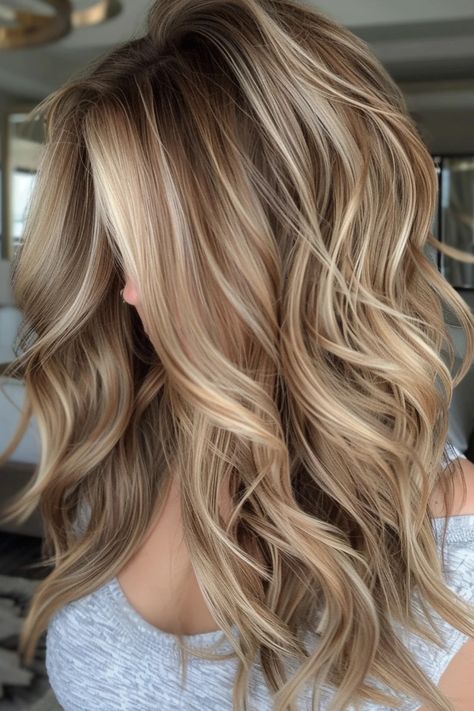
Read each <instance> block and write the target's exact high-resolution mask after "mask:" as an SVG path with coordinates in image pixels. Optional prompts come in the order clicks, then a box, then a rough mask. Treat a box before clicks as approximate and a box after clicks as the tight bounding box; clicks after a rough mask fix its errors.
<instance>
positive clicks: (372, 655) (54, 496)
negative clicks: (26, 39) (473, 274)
mask: <svg viewBox="0 0 474 711" xmlns="http://www.w3.org/2000/svg"><path fill="white" fill-rule="evenodd" d="M37 113H38V115H44V116H45V119H46V121H45V125H46V129H47V140H46V144H45V149H44V153H43V156H42V162H41V165H40V170H39V172H38V176H37V182H36V185H35V190H34V194H33V197H32V201H31V205H30V210H29V213H28V216H27V221H26V226H25V232H24V237H23V240H22V243H21V246H20V248H19V250H18V253H17V256H16V258H15V263H14V269H13V288H14V293H15V296H16V300H17V304H18V306H19V308H21V310H22V312H23V314H24V316H25V331H24V335H23V341H22V343H23V345H26V343H27V340H28V338H30V337H31V336H32V335H33V334H34V339H32V343H30V344H29V345H28V348H27V349H26V350H25V352H24V354H23V355H22V356H20V357H19V358H18V361H17V362H16V363H14V364H13V367H12V372H13V368H14V369H15V371H16V372H17V373H18V374H20V375H21V377H23V378H24V380H25V386H26V393H27V402H28V406H29V407H30V408H31V411H32V412H33V413H34V414H35V415H36V417H37V419H38V424H39V428H40V433H41V442H42V457H41V461H40V463H39V467H38V472H37V475H36V478H35V482H34V485H33V486H32V487H31V488H30V490H29V491H28V492H26V493H25V494H24V495H23V496H22V499H21V500H20V501H19V502H18V503H17V505H16V508H15V509H13V508H12V511H15V512H16V513H19V512H22V513H23V514H25V513H26V512H31V510H32V509H33V508H34V506H35V505H36V504H37V503H39V504H40V506H41V511H42V514H43V517H44V523H45V533H46V535H45V541H46V548H47V550H48V551H49V552H50V553H52V554H53V555H52V559H54V561H55V569H54V571H53V572H52V573H51V574H50V575H49V576H48V578H46V579H45V581H44V582H43V583H42V585H41V586H39V588H38V590H37V591H36V593H35V597H34V599H33V601H32V605H31V609H30V611H29V616H28V618H27V620H26V622H25V628H24V632H23V636H22V643H23V644H24V647H25V649H27V650H29V652H31V651H32V650H33V646H34V644H35V642H36V639H37V637H38V635H39V634H40V633H41V631H42V629H44V628H45V625H46V623H47V621H48V619H49V617H50V616H51V614H52V613H53V612H54V611H55V609H57V608H58V607H60V606H61V605H63V604H65V602H67V601H68V600H71V599H74V598H77V597H80V596H81V595H84V594H86V593H87V592H89V591H90V590H91V589H93V588H94V587H97V585H98V584H100V583H101V582H103V581H104V580H106V579H107V578H108V577H111V576H112V575H114V573H115V572H116V571H117V567H118V565H119V563H120V564H122V565H123V563H124V562H125V560H126V559H128V557H130V556H131V555H132V552H133V551H134V550H135V549H136V547H137V546H138V545H139V543H140V542H141V541H142V540H143V536H144V535H145V533H146V531H147V530H148V528H149V525H150V521H151V520H152V519H153V517H154V516H155V515H156V513H157V512H159V510H160V506H161V505H162V503H163V500H164V492H165V490H166V487H167V486H168V485H169V483H170V481H171V477H172V476H174V477H176V478H177V480H178V482H179V487H180V495H181V502H182V510H183V524H184V531H185V538H186V543H187V545H188V547H189V550H190V553H191V557H192V560H193V566H194V568H195V572H196V574H197V576H198V578H199V580H200V582H201V584H202V586H203V589H204V590H205V591H206V593H207V595H208V602H209V605H210V606H211V607H212V612H213V615H214V616H215V618H216V619H218V620H219V623H220V625H221V626H222V629H224V630H226V631H229V629H230V624H231V623H232V622H236V623H237V624H238V627H239V630H240V631H241V633H242V637H243V638H244V639H245V644H243V645H242V647H241V648H240V651H239V656H240V658H241V660H243V661H246V662H251V661H253V660H254V659H255V657H256V655H257V653H259V654H260V655H261V660H262V667H263V669H264V671H265V674H266V676H267V680H268V682H269V684H270V685H271V686H272V688H273V690H274V691H277V690H278V688H280V692H279V694H278V695H276V696H275V699H276V700H278V701H277V703H278V704H280V705H277V707H276V708H277V709H283V708H289V707H290V704H291V703H294V702H295V698H296V694H297V692H298V691H299V689H300V688H301V685H302V684H303V683H304V682H305V681H308V680H312V681H313V682H314V683H315V688H316V689H317V688H321V687H322V685H323V683H324V682H325V681H328V680H329V681H331V682H333V683H335V684H336V685H337V686H338V688H339V692H338V696H337V699H336V702H335V703H336V705H335V706H334V711H342V709H343V708H345V707H346V705H347V703H348V702H349V701H350V700H353V699H355V698H361V699H364V698H368V699H372V700H375V701H378V702H379V703H393V698H392V697H387V696H386V695H385V696H384V695H382V694H381V693H380V692H379V691H377V690H376V689H375V688H373V687H368V686H367V685H365V684H363V680H364V678H365V676H366V675H367V674H371V675H373V676H374V678H376V679H382V680H383V681H384V682H385V683H387V684H388V685H389V686H390V688H392V689H393V690H399V691H406V692H409V693H412V694H414V695H417V697H418V698H420V699H422V700H424V701H426V702H430V703H431V704H432V708H433V709H436V710H437V711H446V710H447V709H448V708H449V707H448V705H447V704H446V701H445V700H444V699H443V697H442V696H441V694H440V692H439V690H436V689H435V688H434V686H433V685H432V684H431V682H430V681H429V679H427V678H426V677H425V676H424V675H422V673H421V672H419V673H418V672H416V673H415V670H414V667H413V665H412V662H411V661H410V660H409V655H408V651H407V650H404V649H403V648H402V646H401V645H400V642H399V641H398V640H397V638H396V636H395V634H394V632H393V629H392V627H391V626H390V624H389V622H388V620H389V618H390V617H392V618H393V619H395V620H397V621H399V622H401V623H403V624H404V625H405V626H406V627H408V628H411V626H412V624H413V622H412V619H411V618H410V616H409V614H408V612H407V600H408V599H409V597H410V594H411V593H412V591H413V589H414V588H415V587H417V588H418V590H419V593H420V595H421V596H422V598H423V599H425V600H426V601H427V602H429V603H431V604H432V605H433V606H434V607H435V609H436V610H437V611H438V612H439V613H440V614H441V615H442V616H447V615H448V616H449V618H450V620H451V621H453V623H456V624H457V625H458V626H459V628H460V629H463V630H464V631H466V630H469V633H470V634H473V629H472V628H473V625H472V620H470V617H469V613H468V612H467V611H466V608H463V607H462V606H461V603H460V602H458V601H457V600H456V599H455V598H454V596H449V595H450V593H449V590H447V589H446V588H445V585H444V583H443V581H442V577H441V570H440V568H439V562H438V558H437V552H436V546H435V542H434V539H433V532H432V529H431V525H430V516H429V511H428V508H427V502H428V500H429V498H430V495H431V492H432V491H433V490H434V488H435V486H437V485H438V483H439V482H438V479H439V476H440V468H439V464H440V458H441V456H442V453H443V444H444V441H445V439H446V434H447V426H448V405H449V401H450V398H451V393H452V387H453V380H452V378H451V377H450V374H449V372H448V370H447V367H446V365H445V363H444V361H443V358H442V357H441V351H442V348H443V346H444V345H445V342H447V343H448V347H449V333H448V332H447V329H446V327H445V324H444V319H443V308H442V306H443V304H442V302H443V301H445V302H447V303H448V304H449V305H450V307H451V309H452V311H453V312H454V313H455V314H456V315H457V316H458V317H459V320H460V322H461V324H462V326H463V328H464V329H465V332H466V334H467V347H466V356H465V360H464V363H463V370H462V372H461V376H460V377H462V376H463V375H464V374H465V373H466V372H467V369H468V367H469V364H470V362H471V360H472V355H473V351H474V339H473V332H474V328H473V321H472V317H471V314H470V311H469V309H468V308H467V306H466V305H465V304H464V302H463V300H462V299H461V298H460V297H459V296H458V294H457V293H456V292H455V290H454V289H453V288H452V287H451V286H450V285H449V284H448V282H447V281H446V280H445V278H444V277H443V276H442V275H441V274H440V273H439V272H438V270H437V268H436V266H435V265H434V264H433V263H432V262H431V260H430V259H429V257H428V256H427V254H426V253H425V248H426V246H427V244H431V245H432V246H435V247H437V248H438V249H440V250H441V251H443V245H441V244H440V243H439V242H438V240H436V239H435V238H434V236H433V235H432V234H431V231H430V230H431V225H432V220H433V215H434V211H435V207H436V197H437V179H436V171H435V167H434V164H433V160H432V158H431V156H430V154H429V152H428V150H427V148H426V146H425V145H424V143H423V141H422V139H421V138H420V136H419V134H418V131H417V129H416V127H415V125H414V123H413V121H412V119H411V117H410V116H409V113H408V111H407V108H406V106H405V102H404V99H403V95H402V93H401V91H400V90H399V88H398V87H397V86H396V84H395V83H394V82H393V80H392V79H391V78H390V76H389V75H388V74H387V72H386V71H385V69H384V68H383V67H382V65H381V64H380V63H379V61H378V60H377V59H376V58H375V57H374V56H373V55H372V53H371V51H370V50H369V48H368V46H367V45H366V44H365V42H363V41H362V40H360V39H359V38H357V37H356V36H355V35H354V34H352V33H351V32H349V31H348V30H347V29H345V28H344V27H342V26H341V25H339V24H337V23H336V22H334V21H333V20H332V19H330V18H329V17H327V16H325V15H324V14H323V13H321V12H319V11H317V10H315V9H313V8H310V7H309V6H304V5H302V4H300V3H297V2H293V1H292V0H278V1H276V0H260V1H257V0H176V1H173V2H169V1H167V2H155V3H154V4H153V5H152V7H151V8H150V11H149V15H148V27H147V32H146V34H145V35H144V36H143V37H138V38H134V39H131V40H129V41H127V42H125V43H123V44H120V45H118V46H117V47H115V48H114V49H113V50H112V51H110V52H108V53H107V54H106V55H105V56H101V57H100V58H99V60H97V61H96V62H94V63H93V64H92V65H90V66H89V67H87V70H86V71H84V72H83V73H81V74H80V75H77V76H75V77H74V78H73V79H71V80H70V81H69V82H68V83H67V84H66V85H65V86H63V87H61V88H60V89H58V90H57V91H55V92H54V93H53V94H52V95H50V96H48V97H47V98H46V99H45V100H44V101H43V102H41V104H40V105H39V107H37ZM458 256H459V257H460V258H464V260H465V261H468V258H466V257H462V254H461V255H458ZM471 261H474V260H472V258H471ZM127 277H130V278H131V279H133V281H134V282H135V283H136V284H138V285H139V288H140V298H141V315H142V320H140V319H139V318H138V317H137V313H136V311H135V310H134V309H133V308H132V309H130V308H124V306H123V304H122V302H121V299H120V288H121V287H122V286H123V284H124V283H125V280H126V278H127ZM454 384H455V382H454ZM441 385H442V386H443V387H440V386H441ZM27 414H29V411H28V413H27ZM22 426H26V425H25V421H22ZM227 494H229V495H230V501H231V508H230V511H229V516H226V517H224V516H223V514H222V510H221V506H220V503H221V501H222V498H221V497H222V496H226V495H227ZM85 500H87V501H88V502H89V503H90V505H91V513H90V518H89V522H88V525H87V527H86V530H85V533H84V536H83V537H82V538H81V540H78V539H77V538H76V537H75V536H74V534H73V532H72V524H73V521H74V520H75V517H76V516H77V512H78V509H79V506H80V505H81V502H83V501H85ZM122 534H123V535H122ZM394 552H397V553H398V556H395V555H394ZM309 629H313V630H317V634H318V636H319V638H320V642H321V644H320V648H319V651H314V652H313V653H312V654H310V655H309V656H308V657H307V656H306V653H305V652H304V649H303V647H302V643H301V639H300V634H301V633H303V632H305V631H307V630H309ZM427 634H428V635H429V634H430V632H429V631H427ZM431 635H432V632H431ZM282 650H283V651H282ZM289 655H296V656H297V657H298V658H299V660H300V661H301V666H300V668H299V670H298V675H297V676H296V677H295V678H293V679H292V680H291V682H288V683H287V684H283V681H282V678H283V676H284V674H283V671H282V670H283V666H282V665H283V661H284V657H285V656H289ZM387 660H390V663H387ZM245 679H246V672H245V669H244V668H243V667H242V668H241V670H240V672H239V676H238V680H237V684H236V689H237V692H236V697H235V698H236V704H237V703H238V704H240V703H242V699H243V693H244V682H245ZM239 708H240V707H239ZM242 708H243V706H242Z"/></svg>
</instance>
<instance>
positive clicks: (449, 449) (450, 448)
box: [444, 439, 467, 459]
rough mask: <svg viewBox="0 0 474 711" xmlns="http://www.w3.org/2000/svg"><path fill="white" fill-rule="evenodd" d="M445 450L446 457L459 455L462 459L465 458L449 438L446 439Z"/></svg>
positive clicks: (452, 457)
mask: <svg viewBox="0 0 474 711" xmlns="http://www.w3.org/2000/svg"><path fill="white" fill-rule="evenodd" d="M444 450H445V452H446V456H447V458H448V459H456V458H457V457H461V458H462V459H467V457H466V455H465V454H463V453H462V452H461V450H460V449H458V448H457V447H455V446H454V444H453V443H452V442H451V440H449V439H448V440H447V442H446V446H445V448H444Z"/></svg>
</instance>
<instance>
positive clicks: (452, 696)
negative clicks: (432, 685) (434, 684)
mask: <svg viewBox="0 0 474 711" xmlns="http://www.w3.org/2000/svg"><path fill="white" fill-rule="evenodd" d="M473 669H474V638H470V639H469V640H468V641H467V642H465V643H464V645H463V646H462V647H461V649H460V650H459V652H457V654H456V655H455V656H454V657H453V659H451V661H450V662H449V664H448V666H447V668H446V669H445V671H444V673H443V675H442V676H441V679H440V681H439V684H438V688H439V689H440V690H441V691H442V692H443V693H444V694H445V695H446V696H447V697H448V699H449V700H450V701H451V703H452V704H453V708H454V709H455V711H472V709H473V708H474V678H473V675H472V670H473ZM418 711H429V710H428V709H427V708H426V706H422V707H421V708H419V709H418Z"/></svg>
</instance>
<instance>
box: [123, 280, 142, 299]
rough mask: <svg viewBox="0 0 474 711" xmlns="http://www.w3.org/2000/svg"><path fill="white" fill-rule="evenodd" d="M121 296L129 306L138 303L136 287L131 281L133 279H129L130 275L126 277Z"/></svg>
mask: <svg viewBox="0 0 474 711" xmlns="http://www.w3.org/2000/svg"><path fill="white" fill-rule="evenodd" d="M123 298H124V301H126V302H127V303H128V304H130V305H131V306H137V304H139V302H140V297H139V294H138V289H137V287H136V286H135V284H134V283H133V281H132V280H131V279H130V277H128V278H127V281H126V282H125V286H124V289H123Z"/></svg>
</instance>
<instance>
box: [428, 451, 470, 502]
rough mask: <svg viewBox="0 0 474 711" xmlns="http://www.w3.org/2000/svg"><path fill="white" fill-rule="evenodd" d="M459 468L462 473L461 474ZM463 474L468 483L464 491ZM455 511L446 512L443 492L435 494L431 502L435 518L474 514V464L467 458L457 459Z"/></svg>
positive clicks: (438, 491)
mask: <svg viewBox="0 0 474 711" xmlns="http://www.w3.org/2000/svg"><path fill="white" fill-rule="evenodd" d="M459 468H460V469H461V472H459ZM461 473H462V476H463V478H464V481H465V483H466V490H465V491H464V487H463V482H462V478H461ZM453 483H454V501H453V510H452V511H448V512H445V511H444V502H443V497H442V492H441V490H438V489H436V490H435V491H434V492H433V495H432V498H431V501H430V510H431V512H432V515H433V516H446V515H450V516H454V515H460V514H474V464H473V463H472V462H471V461H470V460H469V459H466V458H463V457H458V458H457V459H456V474H455V477H454V482H453Z"/></svg>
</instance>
